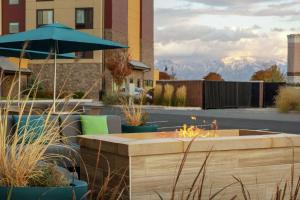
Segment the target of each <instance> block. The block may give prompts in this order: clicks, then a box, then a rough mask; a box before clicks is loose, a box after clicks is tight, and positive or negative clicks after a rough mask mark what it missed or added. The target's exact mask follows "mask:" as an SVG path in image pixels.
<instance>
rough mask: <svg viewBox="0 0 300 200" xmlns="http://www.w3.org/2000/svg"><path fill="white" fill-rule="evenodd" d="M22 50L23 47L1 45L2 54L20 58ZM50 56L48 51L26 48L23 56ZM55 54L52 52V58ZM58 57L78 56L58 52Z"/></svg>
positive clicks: (0, 52) (35, 57)
mask: <svg viewBox="0 0 300 200" xmlns="http://www.w3.org/2000/svg"><path fill="white" fill-rule="evenodd" d="M22 51H23V50H22V49H12V48H4V47H0V56H3V57H15V58H20V57H21V54H22ZM48 56H49V53H48V52H41V51H30V50H24V55H23V58H25V59H30V60H35V59H46V58H47V57H48ZM53 56H54V54H53V53H50V58H52V57H53ZM57 58H60V59H74V58H76V56H75V54H74V53H66V54H58V55H57Z"/></svg>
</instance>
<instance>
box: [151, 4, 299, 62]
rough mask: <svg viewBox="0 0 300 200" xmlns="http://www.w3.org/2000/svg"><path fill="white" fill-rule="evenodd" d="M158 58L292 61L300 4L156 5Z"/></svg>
mask: <svg viewBox="0 0 300 200" xmlns="http://www.w3.org/2000/svg"><path fill="white" fill-rule="evenodd" d="M154 7H155V57H156V59H170V60H174V61H180V62H181V63H184V62H189V61H191V60H199V59H211V60H222V61H223V62H224V63H226V62H229V61H230V60H232V59H241V58H254V59H279V60H286V57H287V35H288V34H291V33H300V0H155V3H154Z"/></svg>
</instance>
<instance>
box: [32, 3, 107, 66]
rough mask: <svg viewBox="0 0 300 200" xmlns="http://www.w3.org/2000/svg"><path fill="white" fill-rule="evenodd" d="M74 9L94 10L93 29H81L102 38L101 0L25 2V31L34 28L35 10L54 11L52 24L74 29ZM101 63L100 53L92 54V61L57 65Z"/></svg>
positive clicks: (64, 61)
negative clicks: (56, 23)
mask: <svg viewBox="0 0 300 200" xmlns="http://www.w3.org/2000/svg"><path fill="white" fill-rule="evenodd" d="M76 8H94V20H93V22H94V26H93V27H94V28H93V29H81V30H80V31H84V32H87V33H90V34H93V35H95V36H99V37H103V28H104V27H103V15H102V13H103V7H102V0H89V1H86V0H63V1H62V0H53V1H39V2H37V1H36V0H26V20H27V23H26V30H29V29H33V28H36V10H37V9H54V22H58V23H62V24H65V25H67V26H69V27H72V28H75V9H76ZM74 62H78V63H102V54H101V52H100V51H95V52H94V59H80V60H79V61H74V60H69V59H68V60H64V59H62V60H59V61H58V63H74ZM31 63H33V64H37V63H43V61H31Z"/></svg>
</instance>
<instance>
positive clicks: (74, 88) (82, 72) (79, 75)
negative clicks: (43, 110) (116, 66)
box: [29, 63, 102, 100]
mask: <svg viewBox="0 0 300 200" xmlns="http://www.w3.org/2000/svg"><path fill="white" fill-rule="evenodd" d="M101 67H102V65H101V64H98V63H91V64H87V63H72V64H70V63H65V64H57V91H58V92H59V91H63V92H66V93H74V92H87V91H88V90H90V89H91V87H93V86H94V88H93V89H92V90H91V92H90V93H89V95H88V96H87V98H91V99H94V100H98V99H99V91H100V90H101V74H102V73H101ZM29 68H30V69H31V70H32V72H33V75H35V77H36V76H37V75H38V73H39V72H40V70H41V71H42V72H41V78H40V79H41V80H43V82H44V83H43V84H44V86H45V89H46V91H48V92H51V93H52V92H53V77H54V65H53V64H47V65H45V66H44V67H43V69H42V64H30V66H29ZM97 82H98V83H97Z"/></svg>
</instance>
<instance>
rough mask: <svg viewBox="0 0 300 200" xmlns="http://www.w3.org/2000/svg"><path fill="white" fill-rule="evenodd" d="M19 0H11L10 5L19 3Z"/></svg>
mask: <svg viewBox="0 0 300 200" xmlns="http://www.w3.org/2000/svg"><path fill="white" fill-rule="evenodd" d="M18 4H19V0H9V5H18Z"/></svg>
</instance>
